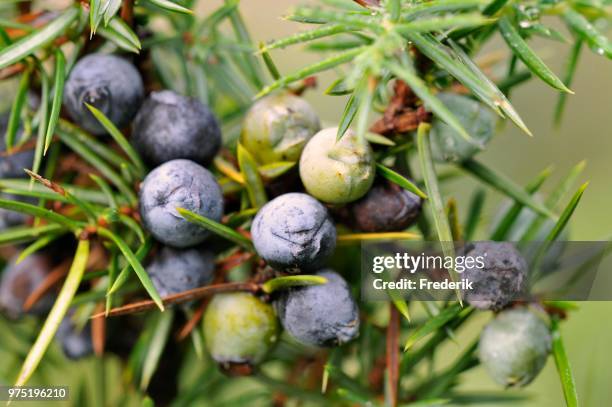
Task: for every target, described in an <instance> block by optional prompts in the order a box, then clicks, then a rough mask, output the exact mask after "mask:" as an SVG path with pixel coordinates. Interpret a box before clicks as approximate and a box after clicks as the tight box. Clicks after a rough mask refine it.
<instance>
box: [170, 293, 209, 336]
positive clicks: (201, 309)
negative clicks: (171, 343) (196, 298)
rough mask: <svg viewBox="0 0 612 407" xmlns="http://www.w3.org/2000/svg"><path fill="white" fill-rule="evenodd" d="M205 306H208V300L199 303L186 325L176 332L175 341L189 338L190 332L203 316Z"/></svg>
mask: <svg viewBox="0 0 612 407" xmlns="http://www.w3.org/2000/svg"><path fill="white" fill-rule="evenodd" d="M207 305H208V298H204V299H203V300H202V302H201V303H200V305H199V306H198V308H197V309H196V311H195V312H194V313H193V315H192V316H191V318H189V321H187V323H186V324H185V325H183V327H182V328H181V330H180V331H179V332H178V334H176V340H177V341H182V340H183V339H185V338H187V337H188V336H189V334H190V333H191V331H193V330H194V328H195V327H196V326H197V325H198V323H199V322H200V320H201V319H202V316H203V315H204V311H206V306H207Z"/></svg>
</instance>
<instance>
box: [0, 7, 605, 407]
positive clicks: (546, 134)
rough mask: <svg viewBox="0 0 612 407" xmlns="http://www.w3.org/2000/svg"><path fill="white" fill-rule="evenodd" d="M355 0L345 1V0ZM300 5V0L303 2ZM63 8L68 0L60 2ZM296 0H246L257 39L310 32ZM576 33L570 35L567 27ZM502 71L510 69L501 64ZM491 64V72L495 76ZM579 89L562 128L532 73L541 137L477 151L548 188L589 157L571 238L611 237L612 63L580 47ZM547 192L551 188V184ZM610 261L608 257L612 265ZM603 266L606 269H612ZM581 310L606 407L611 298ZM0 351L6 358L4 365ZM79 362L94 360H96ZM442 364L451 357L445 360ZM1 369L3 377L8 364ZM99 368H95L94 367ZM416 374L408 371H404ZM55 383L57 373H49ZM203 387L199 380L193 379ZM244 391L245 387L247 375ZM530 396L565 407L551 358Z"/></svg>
mask: <svg viewBox="0 0 612 407" xmlns="http://www.w3.org/2000/svg"><path fill="white" fill-rule="evenodd" d="M347 1H348V0H347ZM302 2H303V1H302ZM57 3H58V4H59V5H61V4H62V3H65V1H59V2H57ZM200 3H201V5H200V6H199V9H198V11H197V12H198V14H200V15H201V14H205V13H208V12H209V11H210V10H213V9H214V8H216V7H218V6H219V5H220V4H221V3H222V1H220V0H215V1H212V0H207V1H201V2H200ZM297 3H298V1H295V0H285V1H278V0H243V2H242V6H241V7H242V12H243V15H244V18H245V20H246V22H247V24H248V25H249V27H250V28H251V33H252V36H253V38H254V39H255V40H258V41H259V40H261V41H268V40H271V39H276V38H280V37H283V36H285V35H288V34H291V33H294V32H296V31H298V30H302V29H304V28H303V27H302V26H300V25H299V24H296V23H291V22H287V21H285V20H283V19H282V18H281V17H282V15H283V14H285V13H286V11H287V10H288V8H290V7H291V5H292V4H297ZM567 35H569V34H567ZM533 44H535V48H536V49H538V51H539V53H540V55H544V56H545V57H546V61H547V63H548V64H549V65H550V66H552V67H553V68H554V69H555V70H556V71H557V72H562V69H563V66H564V63H565V58H566V56H567V54H568V52H569V49H568V46H566V45H564V44H560V43H556V42H551V41H544V40H541V41H540V40H536V41H533ZM488 52H493V53H502V55H503V54H505V53H506V52H507V50H506V48H505V45H504V44H503V43H502V42H501V41H499V39H497V40H496V41H495V42H494V43H493V44H492V45H491V46H490V47H488V48H487V49H485V50H483V54H486V53H488ZM272 56H273V58H274V60H275V62H276V63H277V65H278V67H279V68H280V70H281V72H282V73H288V72H291V71H293V70H296V69H298V68H300V67H302V66H304V65H305V64H306V63H308V62H313V61H316V60H317V56H316V55H314V54H310V53H308V52H304V50H303V49H301V48H300V47H293V48H289V49H286V50H279V51H275V52H274V53H273V54H272ZM498 68H499V69H500V70H499V71H498V72H503V71H504V69H505V66H504V65H503V64H500V65H499V67H498ZM496 72H497V71H496V70H495V69H494V70H493V71H492V72H491V73H492V74H493V75H495V73H496ZM332 77H333V75H329V74H327V75H323V76H321V77H319V87H318V88H317V89H316V90H314V91H309V92H308V93H307V95H306V97H307V99H309V100H310V101H311V102H312V103H313V105H314V106H315V107H316V109H317V110H318V111H319V113H320V115H321V117H322V119H323V121H324V122H326V123H328V124H333V123H336V122H337V120H338V118H339V117H340V114H341V112H342V109H343V108H344V102H345V100H344V99H343V98H338V97H331V96H324V95H323V94H322V93H323V92H322V91H323V90H324V89H325V87H326V85H327V84H328V83H329V82H330V80H331V78H332ZM572 89H573V90H574V91H575V92H576V94H575V95H573V96H570V97H569V98H568V102H567V106H566V113H565V116H564V119H563V123H562V125H561V126H560V127H559V128H555V127H554V126H553V124H552V122H553V120H552V117H553V110H554V106H555V103H556V100H557V97H558V94H557V93H556V92H554V91H553V90H551V89H550V88H549V87H547V86H546V85H544V84H542V82H541V81H538V80H532V81H530V82H528V83H527V84H524V85H522V86H520V87H519V88H518V89H516V90H515V91H514V93H513V95H512V101H513V103H514V105H515V107H516V108H517V110H518V111H519V112H520V114H521V115H522V117H523V119H524V120H525V122H526V123H527V125H528V126H529V128H530V129H531V130H532V132H533V134H534V138H529V137H527V136H526V135H525V134H523V133H521V132H520V131H519V130H518V129H516V128H515V127H512V126H511V125H508V126H506V127H505V128H503V129H502V130H501V131H500V132H499V134H498V135H497V136H496V138H495V139H494V140H493V142H492V143H490V145H489V148H488V150H487V151H486V152H485V153H483V154H482V155H481V156H480V158H481V159H482V160H483V161H484V162H485V163H487V164H489V165H492V166H494V167H495V168H496V169H497V170H499V171H501V172H503V173H505V174H507V175H508V176H510V177H512V178H513V179H514V180H515V181H517V182H518V183H521V184H524V183H526V182H527V181H528V180H530V179H531V178H533V177H534V176H535V175H536V174H537V173H538V172H540V171H541V170H542V169H544V168H545V167H547V166H548V165H550V164H552V165H554V169H555V175H554V176H553V177H551V180H549V181H548V182H547V185H549V186H553V185H555V181H556V180H557V179H559V178H560V177H561V176H563V175H565V174H567V172H568V171H569V170H570V168H571V167H573V166H574V165H575V164H576V163H578V162H579V161H582V160H586V162H587V167H586V170H585V171H584V172H583V174H582V176H581V181H582V182H584V181H586V180H589V181H590V185H589V187H588V189H587V191H586V193H585V195H584V197H583V199H582V201H581V204H580V205H579V207H578V209H577V211H576V213H575V215H574V218H573V222H572V224H571V238H572V239H573V240H601V239H609V237H610V236H612V215H611V213H610V212H611V211H612V180H611V178H610V177H611V176H612V163H611V159H612V130H611V128H612V64H611V63H610V61H609V60H606V59H604V58H602V57H599V56H597V55H594V54H593V53H591V52H590V51H588V50H585V51H584V52H583V55H582V58H581V60H580V62H579V66H578V71H577V75H576V77H575V78H574V82H573V84H572ZM476 186H477V184H476V183H475V182H474V181H473V180H471V179H469V178H466V179H463V180H461V181H459V182H453V183H452V184H450V185H448V187H447V189H446V190H445V191H444V193H445V197H446V198H448V197H450V196H454V197H456V198H457V200H458V204H459V210H460V211H462V213H465V211H466V210H467V206H468V201H469V197H470V195H471V193H472V192H473V189H474V188H475V187H476ZM544 191H546V187H544ZM498 204H499V196H498V195H497V194H495V193H494V192H491V193H488V194H487V202H486V209H485V211H484V213H485V217H487V219H483V223H484V224H488V223H489V221H490V219H491V218H492V216H493V214H494V213H495V211H496V207H497V205H498ZM610 263H611V262H608V265H610ZM609 271H611V270H609V267H608V268H607V269H602V270H601V272H609ZM580 306H581V310H580V311H578V312H576V313H575V314H574V315H573V317H572V318H570V320H569V321H567V322H566V323H564V324H563V327H562V329H563V333H564V336H565V341H566V347H567V351H568V354H569V358H570V361H571V363H572V366H573V368H574V373H575V379H576V382H577V386H578V392H579V396H580V399H581V402H582V405H584V406H607V405H610V400H612V386H610V384H611V383H612V369H610V368H609V366H612V352H611V351H610V344H611V343H612V328H611V327H610V325H608V324H609V323H608V322H606V321H607V320H608V319H609V318H610V315H611V314H612V302H583V303H581V305H580ZM487 318H488V315H481V317H480V318H479V320H478V321H476V322H475V323H474V324H470V325H469V326H467V327H466V328H465V329H463V331H462V332H461V333H460V335H459V339H460V344H458V345H457V344H452V343H451V344H450V345H447V346H446V348H445V349H444V352H443V353H442V354H441V356H442V359H444V357H445V356H446V357H447V358H448V362H449V363H450V362H451V361H452V359H453V357H454V356H455V355H457V354H458V353H459V352H460V350H461V348H462V345H463V346H465V345H467V344H468V342H469V340H470V339H471V338H472V337H475V336H476V335H477V334H478V332H479V329H478V326H479V325H480V324H482V323H483V322H484V321H486V319H487ZM1 356H2V354H1V352H0V365H2V364H3V363H2V357H1ZM81 363H86V364H89V363H94V362H93V361H89V362H81ZM442 363H444V362H442ZM3 367H4V368H7V366H0V374H1V373H2V370H3V369H2V368H3ZM94 368H95V367H94ZM118 374H119V372H118V371H117V370H116V369H109V371H107V376H115V377H116V376H117V375H118ZM464 377H465V381H464V383H462V385H461V389H464V390H494V389H497V386H496V385H495V384H494V383H493V382H492V381H491V380H490V379H489V378H488V377H487V376H486V375H485V374H484V372H483V370H482V369H481V368H476V369H474V370H473V371H471V372H470V373H468V374H467V375H465V376H464ZM404 379H409V378H404ZM51 382H55V380H51ZM196 384H197V383H196ZM244 386H245V388H246V387H247V386H248V384H247V382H244ZM524 391H525V392H526V393H528V394H530V395H532V396H533V399H532V401H530V402H528V403H526V405H533V406H555V407H556V406H560V405H563V396H562V392H561V387H560V385H559V379H558V376H557V372H556V370H555V366H554V362H553V360H552V359H550V360H549V361H548V364H547V366H546V368H545V370H544V372H543V374H541V375H540V376H539V377H538V378H537V379H536V381H535V382H534V383H533V384H532V385H531V386H529V387H528V388H527V389H525V390H524Z"/></svg>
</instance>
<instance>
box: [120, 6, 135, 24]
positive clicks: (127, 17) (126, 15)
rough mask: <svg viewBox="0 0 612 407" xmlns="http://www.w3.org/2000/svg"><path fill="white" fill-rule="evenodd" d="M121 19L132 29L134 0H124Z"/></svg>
mask: <svg viewBox="0 0 612 407" xmlns="http://www.w3.org/2000/svg"><path fill="white" fill-rule="evenodd" d="M121 19H122V20H123V21H125V22H126V23H127V24H128V25H129V26H130V27H132V26H133V24H134V0H123V5H122V6H121Z"/></svg>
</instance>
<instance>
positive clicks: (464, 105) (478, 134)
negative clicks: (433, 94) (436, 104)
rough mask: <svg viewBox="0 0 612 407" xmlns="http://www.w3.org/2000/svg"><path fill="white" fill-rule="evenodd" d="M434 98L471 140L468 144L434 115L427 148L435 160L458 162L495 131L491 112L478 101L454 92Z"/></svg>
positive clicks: (483, 144) (468, 156) (475, 151)
mask: <svg viewBox="0 0 612 407" xmlns="http://www.w3.org/2000/svg"><path fill="white" fill-rule="evenodd" d="M438 98H439V99H440V100H441V101H442V103H444V105H445V106H446V107H447V108H448V110H450V111H451V112H452V113H453V114H454V115H455V117H456V118H457V119H458V120H459V123H461V125H462V126H463V128H464V129H465V131H467V133H468V134H469V135H470V137H471V138H472V139H473V141H474V142H475V143H470V142H469V141H468V140H466V139H465V138H464V137H462V136H461V134H459V132H457V130H455V129H454V128H452V127H451V126H449V125H448V124H447V123H446V122H444V121H443V120H441V119H439V118H434V120H433V122H432V131H431V149H432V152H433V156H434V158H435V159H436V160H437V161H442V162H444V161H447V162H461V161H464V160H467V159H468V158H471V157H473V156H474V155H475V154H476V153H478V152H479V151H480V148H479V146H478V145H479V144H480V146H481V147H484V146H485V144H487V143H488V142H489V140H490V139H491V137H493V133H494V132H495V114H494V113H493V112H492V111H491V110H490V109H489V108H487V107H486V106H485V105H483V104H482V103H480V102H477V101H475V100H473V99H471V98H469V97H467V96H462V95H458V94H455V93H440V94H439V95H438Z"/></svg>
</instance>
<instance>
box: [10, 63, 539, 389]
mask: <svg viewBox="0 0 612 407" xmlns="http://www.w3.org/2000/svg"><path fill="white" fill-rule="evenodd" d="M440 99H441V100H442V102H443V103H444V104H445V105H446V106H447V107H448V108H449V109H450V110H451V111H453V113H454V114H455V115H456V116H457V117H458V118H459V119H460V121H461V122H462V125H463V126H464V127H465V128H466V129H467V130H468V132H469V133H470V134H471V135H472V136H473V137H474V138H475V139H476V140H477V141H478V142H480V143H482V144H483V145H484V144H485V143H486V142H487V141H488V140H489V139H490V138H491V136H492V134H493V130H494V126H495V118H494V116H493V114H492V113H491V112H490V111H489V110H487V109H486V108H485V107H483V106H482V105H481V104H480V103H478V102H475V101H474V100H472V99H469V98H467V97H465V96H460V95H455V94H442V95H440ZM87 104H89V105H92V106H94V107H96V108H97V109H99V110H100V111H101V112H102V113H104V115H106V117H108V118H109V119H110V120H111V121H112V122H113V123H114V124H115V125H116V126H117V127H119V128H124V127H126V126H127V125H129V124H130V123H132V132H131V138H130V140H131V143H132V144H133V146H134V148H135V149H136V150H137V151H138V152H139V153H140V154H141V156H142V158H143V159H144V161H145V162H146V163H147V164H148V165H149V166H151V167H152V168H153V169H152V170H151V171H150V172H149V173H148V175H147V176H146V178H145V179H144V180H143V182H142V184H141V186H140V190H139V212H140V218H141V221H142V224H143V226H144V228H145V229H146V230H147V231H148V232H149V233H150V234H151V235H152V236H154V237H155V239H156V240H157V241H158V242H160V243H161V244H162V245H163V246H162V247H161V248H159V249H158V250H157V251H156V252H155V255H154V256H153V258H151V259H150V261H149V263H148V266H147V272H148V273H149V275H150V276H151V279H152V281H153V283H154V285H155V286H156V288H157V290H158V291H159V293H160V294H161V295H162V296H167V295H171V294H174V293H178V292H182V291H185V290H189V289H193V288H197V287H201V286H203V285H206V284H209V283H211V282H212V281H213V279H214V271H215V254H214V252H213V251H212V250H210V249H209V248H204V247H203V243H204V242H205V240H206V239H207V238H208V236H209V232H208V231H207V230H206V229H203V228H201V227H199V226H197V225H196V224H194V223H190V222H188V221H187V220H186V219H184V218H183V217H182V216H181V215H180V213H179V212H178V211H177V208H184V209H186V210H189V211H191V212H193V213H196V214H198V215H201V216H203V217H206V218H209V219H212V220H214V221H217V222H219V221H221V218H222V216H223V213H224V205H225V204H226V202H224V197H223V193H222V189H221V187H220V185H219V183H218V182H217V180H216V179H215V176H214V175H213V173H212V172H211V171H209V170H208V169H207V168H206V167H207V166H209V165H210V164H211V163H212V161H213V159H214V157H215V156H216V155H217V154H218V152H219V150H220V148H221V144H222V135H221V128H220V126H219V123H218V121H217V119H216V118H215V116H214V114H213V113H212V111H211V110H210V108H209V107H208V106H205V105H203V104H202V103H200V102H199V101H198V100H196V99H193V98H189V97H185V96H182V95H179V94H177V93H175V92H172V91H168V90H164V91H159V92H152V93H151V94H150V95H149V96H148V97H147V98H146V99H145V91H144V86H143V82H142V79H141V77H140V75H139V73H138V71H137V69H136V68H135V67H134V66H133V65H132V64H130V63H129V62H127V61H126V60H124V59H122V58H119V57H117V56H113V55H105V54H91V55H88V56H86V57H84V58H82V59H81V60H79V61H78V62H77V64H76V65H75V66H74V68H73V70H72V72H71V74H70V77H69V78H68V80H67V82H66V89H65V100H64V105H65V107H66V110H67V111H68V113H69V114H70V116H71V117H72V119H73V120H74V121H75V122H76V123H78V124H79V125H80V126H81V127H83V128H84V129H86V130H88V131H89V132H91V133H92V134H96V135H102V134H104V133H105V129H104V127H103V126H101V125H100V123H99V122H98V121H97V120H96V118H95V117H94V116H93V115H92V114H91V112H90V111H89V109H88V108H87ZM337 132H338V130H337V128H333V127H331V128H325V129H321V125H320V122H319V118H318V116H317V114H316V112H315V111H314V109H313V108H312V107H311V106H310V105H309V104H308V103H307V102H306V101H305V100H304V99H302V98H300V97H299V96H296V95H292V94H289V93H282V94H277V95H272V96H268V97H265V98H263V99H261V100H260V101H258V102H257V103H255V104H254V105H253V106H252V108H251V109H250V111H249V112H248V113H247V115H246V117H245V120H244V125H243V132H242V134H241V139H240V141H241V144H242V145H243V146H244V147H245V148H246V149H247V150H248V151H249V152H250V153H251V155H252V156H253V157H254V159H255V160H256V161H257V163H258V164H259V165H266V164H271V163H274V162H279V161H293V162H299V178H298V179H295V182H292V184H291V185H290V186H288V187H287V186H285V188H281V189H283V191H282V193H280V194H276V195H277V196H276V197H275V198H274V199H272V200H271V201H270V202H268V203H267V204H266V205H264V206H263V207H261V208H259V210H258V212H257V214H256V216H255V218H254V219H253V222H252V225H251V235H252V240H253V244H254V247H255V250H256V252H257V254H258V255H259V256H260V258H261V259H263V260H264V261H265V263H266V264H267V265H268V266H269V267H271V268H273V269H274V270H275V272H276V273H302V272H307V273H312V274H316V275H319V276H322V277H324V278H325V279H326V280H327V283H326V284H322V285H315V286H304V287H299V288H292V289H288V290H285V291H283V292H282V293H280V294H275V295H274V296H273V297H272V298H270V299H265V300H264V299H261V298H259V297H257V296H256V295H254V294H251V293H224V294H217V295H216V296H215V297H214V298H213V299H212V301H211V302H210V303H209V304H208V307H207V310H206V313H205V316H204V332H205V338H206V344H207V348H208V350H209V352H210V354H211V356H212V357H213V358H214V359H215V360H216V361H217V362H219V363H220V364H221V365H222V366H223V367H224V368H226V369H231V368H232V367H233V366H234V365H236V364H239V365H248V366H253V365H256V364H257V363H259V362H261V361H262V360H263V358H264V357H265V355H266V354H267V353H268V351H269V350H270V349H271V348H272V346H273V345H274V343H275V342H276V340H277V338H278V336H279V334H280V332H279V323H278V322H277V320H279V321H280V325H281V326H282V327H283V328H284V330H285V331H286V332H288V333H289V334H290V335H291V337H293V338H294V339H295V340H297V341H298V342H301V343H302V344H304V345H307V346H337V345H341V344H343V343H346V342H348V341H351V340H352V339H354V338H355V337H357V335H358V333H359V308H358V306H357V303H356V302H355V300H354V299H353V297H352V294H351V290H350V287H349V285H348V284H347V282H346V281H345V280H344V278H343V277H342V276H341V275H340V274H339V273H337V272H336V271H334V270H332V269H329V268H327V267H328V264H327V262H328V260H329V258H330V256H331V255H332V254H333V253H334V250H335V247H336V237H337V233H336V222H335V221H334V218H333V216H332V213H333V214H336V213H342V215H341V216H340V215H338V217H339V218H341V219H340V220H341V221H342V222H345V223H347V226H349V227H351V228H353V229H356V230H359V231H363V232H387V231H399V230H404V229H406V228H407V227H409V226H411V225H412V224H413V223H414V222H415V221H416V220H417V218H418V216H419V214H420V211H421V205H422V201H421V198H420V197H418V196H417V195H415V194H413V193H412V192H409V191H407V190H404V189H402V188H400V187H398V186H397V185H395V184H391V183H389V182H388V181H386V180H383V179H377V178H376V167H375V158H374V152H373V150H372V147H371V146H370V144H369V143H368V142H367V141H366V140H365V139H364V138H362V137H358V136H357V135H356V134H355V133H354V132H352V131H351V130H348V131H347V133H346V134H345V135H344V136H343V137H342V138H341V139H340V140H337ZM0 133H4V132H0ZM432 145H433V153H434V157H435V158H436V159H437V160H440V161H446V162H449V161H462V160H465V159H467V158H470V157H471V156H473V155H474V154H475V153H476V152H477V151H478V146H475V145H474V144H472V143H468V142H467V141H465V140H464V139H463V138H462V137H461V136H460V135H459V134H458V133H457V132H456V131H455V130H454V129H452V128H451V127H450V126H448V125H447V124H445V123H444V122H442V121H440V120H437V119H434V122H433V132H432ZM31 161H32V155H31V152H23V153H20V154H13V155H11V156H9V157H6V158H2V161H1V163H0V176H1V177H20V176H22V175H23V174H22V173H21V168H27V167H29V164H30V163H31ZM0 218H1V220H2V223H1V226H2V227H7V226H10V225H14V224H18V223H22V222H23V219H16V218H15V217H14V214H12V213H9V212H7V213H6V214H5V213H4V212H2V213H1V214H0ZM483 253H487V255H488V256H486V259H487V261H486V263H485V267H484V269H474V270H466V272H465V273H466V274H465V276H466V277H467V278H468V279H471V280H473V281H474V282H475V286H476V290H474V291H473V292H470V293H466V299H467V301H468V302H469V303H470V304H472V305H473V306H475V307H477V308H480V309H489V310H495V311H499V310H502V309H503V308H505V307H507V306H508V305H509V303H510V302H511V301H512V299H513V298H515V296H516V294H517V293H519V292H520V291H521V290H522V289H523V284H524V281H525V279H526V278H525V277H526V269H527V266H526V263H525V260H524V259H523V257H522V256H521V254H520V253H518V252H517V251H516V249H515V248H514V247H513V246H512V245H511V244H507V243H503V244H500V243H492V242H483V243H477V244H475V245H474V247H472V248H471V252H470V253H468V254H469V255H472V256H478V255H480V254H483ZM50 267H51V265H50V264H49V261H48V259H46V257H45V255H44V254H34V255H30V256H29V257H27V258H26V260H24V261H23V262H21V263H19V264H16V263H15V262H14V261H13V262H11V263H10V264H9V265H8V267H7V269H6V270H5V271H4V273H3V275H2V282H1V284H0V307H1V308H2V309H4V311H5V312H6V313H8V314H9V315H12V316H14V317H17V316H19V315H20V313H21V309H22V306H23V303H24V301H25V298H26V297H27V296H28V295H29V294H30V293H31V292H33V291H34V290H35V289H36V288H37V287H38V286H39V285H40V283H41V282H42V281H43V280H44V278H45V276H46V275H47V274H48V272H49V269H50ZM25 270H27V271H28V272H27V273H25ZM52 301H53V298H52V297H46V298H45V299H44V300H41V301H39V302H38V303H37V306H36V307H35V308H33V309H32V311H35V312H42V311H44V310H45V309H48V307H49V304H50V303H51V302H52ZM73 328H74V327H73V324H71V321H70V320H67V321H66V322H65V324H62V329H60V335H59V336H60V338H61V340H62V342H63V346H64V349H65V350H66V353H67V355H69V356H72V357H79V356H83V355H86V354H88V353H90V352H91V349H92V347H91V338H90V337H89V336H88V335H87V333H86V332H80V333H79V332H75V331H74V329H73ZM549 349H550V335H549V333H548V328H547V326H546V324H545V323H544V322H542V321H541V320H540V319H539V318H538V317H537V316H536V315H535V314H534V313H532V312H531V311H529V310H528V309H527V308H521V309H510V310H506V311H503V312H501V313H500V314H499V315H498V316H497V317H496V318H495V319H494V320H493V321H492V322H491V323H490V324H489V325H488V326H487V327H486V328H485V329H484V331H483V333H482V337H481V343H480V358H481V361H482V362H483V363H484V365H485V366H486V367H487V369H488V370H489V371H490V372H491V375H492V376H493V377H494V378H495V379H496V380H497V381H499V382H500V383H502V384H504V385H523V384H526V383H528V382H529V381H531V380H532V379H533V377H535V375H536V374H537V373H538V372H539V370H540V369H541V368H542V366H543V364H544V361H545V360H546V356H547V354H548V352H549Z"/></svg>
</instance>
